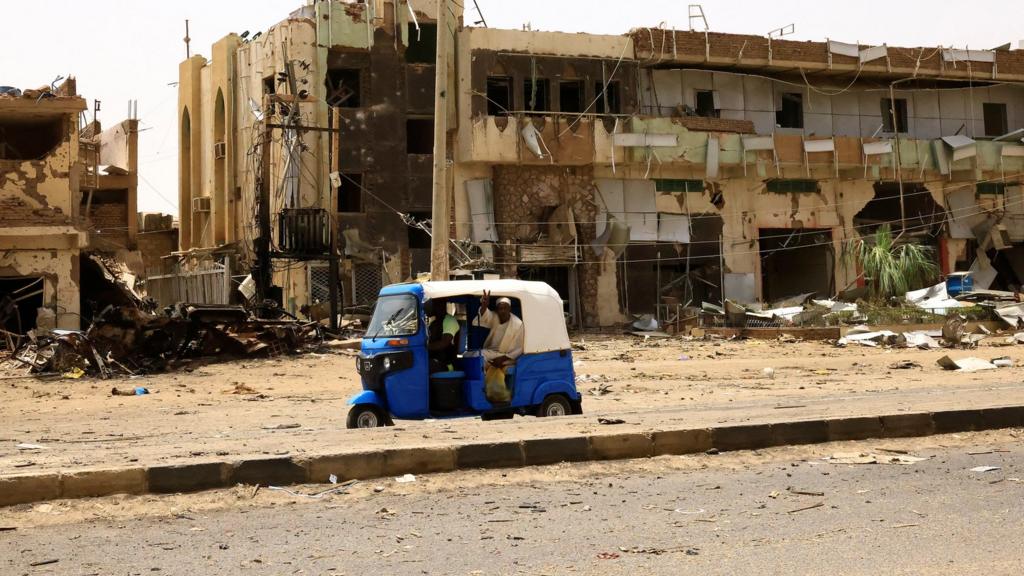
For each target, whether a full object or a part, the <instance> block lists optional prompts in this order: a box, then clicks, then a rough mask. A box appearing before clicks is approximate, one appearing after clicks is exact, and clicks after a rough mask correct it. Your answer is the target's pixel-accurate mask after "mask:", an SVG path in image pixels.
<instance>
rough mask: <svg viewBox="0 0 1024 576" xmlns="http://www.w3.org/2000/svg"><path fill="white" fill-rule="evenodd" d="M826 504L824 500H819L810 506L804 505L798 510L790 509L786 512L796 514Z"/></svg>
mask: <svg viewBox="0 0 1024 576" xmlns="http://www.w3.org/2000/svg"><path fill="white" fill-rule="evenodd" d="M824 505H825V503H824V502H817V503H815V504H811V505H810V506H804V507H802V508H797V509H796V510H790V511H788V512H786V514H796V513H797V512H803V511H804V510H813V509H815V508H821V507H822V506H824Z"/></svg>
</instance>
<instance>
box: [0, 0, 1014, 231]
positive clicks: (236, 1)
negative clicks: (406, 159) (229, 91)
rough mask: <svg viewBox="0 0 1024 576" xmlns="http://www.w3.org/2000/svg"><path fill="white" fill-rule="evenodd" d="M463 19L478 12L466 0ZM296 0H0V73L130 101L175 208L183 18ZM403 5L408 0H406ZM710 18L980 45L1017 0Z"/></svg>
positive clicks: (525, 6) (778, 0) (158, 201)
mask: <svg viewBox="0 0 1024 576" xmlns="http://www.w3.org/2000/svg"><path fill="white" fill-rule="evenodd" d="M461 1H462V2H463V4H464V5H465V6H466V18H465V20H466V23H467V24H469V25H472V23H473V22H475V21H476V20H478V19H479V17H478V16H477V14H476V11H475V9H474V8H473V2H472V0H461ZM304 2H305V0H173V1H170V2H168V1H159V2H154V1H152V0H150V1H144V0H34V1H31V2H4V3H3V6H2V8H0V14H2V16H3V20H4V22H5V23H6V24H7V25H6V26H4V32H3V45H4V49H3V50H0V85H9V86H17V87H20V88H28V87H38V86H41V85H44V84H49V83H50V82H51V81H52V80H53V79H54V78H55V77H57V76H58V75H62V76H66V75H74V76H75V77H76V78H77V80H78V92H79V94H81V95H82V96H84V97H85V98H87V99H88V100H89V102H90V104H89V107H90V109H91V108H92V100H100V101H101V102H102V104H101V107H102V108H101V111H100V114H99V119H100V121H101V122H103V123H104V125H105V126H108V127H109V126H112V125H113V124H116V123H117V122H120V121H121V120H123V119H124V118H126V117H127V116H128V102H129V100H137V101H138V103H139V104H138V109H139V119H140V130H141V131H142V132H141V133H140V135H139V164H140V179H139V210H140V211H153V212H166V213H172V214H176V213H177V197H178V192H177V188H178V183H177V121H176V117H177V112H176V110H177V87H176V86H175V85H174V83H175V82H177V79H178V78H177V76H178V64H179V63H180V62H181V61H182V60H184V58H185V45H184V42H183V40H182V39H183V38H184V36H185V20H186V19H188V20H190V29H189V35H190V37H191V39H192V42H191V46H192V53H193V54H197V53H198V54H203V55H209V53H210V46H211V45H212V44H213V43H214V42H215V41H216V40H217V39H219V38H221V37H223V36H225V35H227V34H229V33H231V32H238V33H241V32H244V31H246V30H249V31H251V32H253V33H255V32H256V31H258V30H265V29H266V28H268V27H270V26H272V25H273V24H275V23H277V22H279V21H281V20H283V19H284V18H285V17H287V15H288V13H289V12H291V11H292V10H294V9H295V8H297V7H299V6H301V5H303V4H304ZM477 3H478V4H479V6H480V10H481V11H482V12H483V15H484V17H485V18H486V19H487V24H488V26H490V27H492V28H515V29H521V28H522V26H523V25H524V24H527V23H528V24H529V25H530V27H531V28H532V29H533V30H560V31H564V32H591V33H598V34H622V33H624V32H627V31H628V30H629V29H630V28H634V27H646V26H652V27H656V26H658V25H660V24H662V23H664V25H665V27H667V28H669V29H671V28H675V29H677V30H684V29H687V28H689V19H688V17H687V5H688V3H687V2H681V1H680V0H631V1H623V0H618V1H608V0H477ZM413 5H414V6H415V1H414V2H413ZM702 6H703V9H704V14H705V16H706V18H707V21H708V25H709V26H710V28H711V30H714V31H719V32H734V33H746V34H759V35H764V34H767V33H768V32H769V31H770V30H773V29H775V28H781V27H783V26H786V25H788V24H794V26H795V33H793V34H792V35H790V36H789V37H788V38H789V39H793V40H819V41H820V40H824V39H825V38H831V39H833V40H839V41H843V42H851V43H852V42H860V43H864V44H882V43H888V44H889V45H892V46H938V45H942V46H953V47H957V48H963V47H970V48H978V49H988V48H993V47H995V46H998V45H1000V44H1005V43H1007V42H1012V43H1013V47H1014V48H1016V47H1017V45H1018V42H1019V41H1021V40H1024V29H1022V28H1021V27H1020V23H1021V22H1022V21H1024V1H1021V0H974V1H972V2H970V3H967V4H963V3H960V4H948V5H947V4H946V3H943V2H934V1H933V0H928V1H925V0H884V1H883V0H859V1H857V0H853V1H850V0H848V1H846V2H826V1H821V0H813V1H812V0H773V1H771V2H764V1H752V0H747V1H741V0H714V1H706V2H704V3H703V4H702Z"/></svg>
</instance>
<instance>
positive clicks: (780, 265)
mask: <svg viewBox="0 0 1024 576" xmlns="http://www.w3.org/2000/svg"><path fill="white" fill-rule="evenodd" d="M758 243H759V255H760V258H761V299H762V300H763V301H765V302H776V301H778V300H782V299H784V298H788V297H791V296H796V295H798V294H806V293H808V292H811V293H814V294H815V295H817V296H825V297H828V296H831V295H832V294H833V293H834V292H835V251H834V250H833V247H832V230H831V229H828V228H797V229H787V228H761V229H760V236H759V242H758Z"/></svg>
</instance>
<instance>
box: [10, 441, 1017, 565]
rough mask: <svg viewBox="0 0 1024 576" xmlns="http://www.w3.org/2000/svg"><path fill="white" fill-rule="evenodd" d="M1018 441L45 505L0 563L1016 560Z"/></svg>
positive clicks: (30, 510)
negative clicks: (899, 459)
mask: <svg viewBox="0 0 1024 576" xmlns="http://www.w3.org/2000/svg"><path fill="white" fill-rule="evenodd" d="M1021 437H1022V436H1021V431H1019V430H1016V431H1012V430H1004V431H996V432H984V433H969V434H958V435H947V436H933V437H928V438H915V439H899V440H885V441H867V442H856V443H832V444H822V445H815V446H800V447H786V448H776V449H771V450H763V451H757V452H735V453H729V454H722V455H719V456H708V455H703V454H701V455H690V456H666V457H659V458H654V459H645V460H630V461H620V462H612V463H587V464H560V465H555V466H546V467H538V468H527V469H519V470H509V471H475V472H456V473H449V474H436V475H426V476H420V477H417V478H416V480H415V482H411V483H399V482H396V481H395V480H394V479H391V478H387V479H381V480H378V481H373V482H367V483H361V484H356V485H355V486H352V487H351V488H350V489H349V492H348V493H347V494H329V495H326V496H324V497H322V498H320V499H312V498H308V497H304V496H294V495H291V494H287V493H284V492H280V491H270V490H267V489H262V490H259V491H258V492H254V491H253V489H252V487H250V486H240V487H238V488H235V489H231V490H219V491H210V492H204V493H200V494H188V495H175V496H159V497H158V496H137V497H133V496H117V497H108V498H98V499H90V500H75V501H58V502H48V503H43V504H37V505H34V506H19V507H16V508H15V509H6V510H2V511H0V527H7V528H13V530H8V531H0V559H2V560H0V572H3V573H5V574H153V573H159V574H209V573H217V574H334V575H342V574H424V573H426V574H470V575H481V576H482V575H495V574H548V575H561V574H606V575H610V574H680V573H693V574H823V573H828V574H841V575H857V574H863V575H875V574H928V575H934V574H957V575H961V574H984V575H992V574H1020V573H1021V571H1022V570H1024V558H1022V556H1021V553H1020V551H1021V546H1022V544H1024V539H1022V537H1021V533H1022V531H1024V520H1022V518H1021V516H1020V514H1019V502H1020V500H1021V498H1022V497H1024V484H1022V483H1021V477H1022V476H1024V468H1022V463H1024V445H1022V443H1021ZM836 453H854V454H856V453H876V454H879V455H882V456H883V457H885V455H888V456H893V455H900V456H906V455H911V456H915V457H918V458H922V459H923V460H920V461H917V462H914V463H911V464H863V465H850V464H835V463H831V462H829V461H828V460H825V459H824V458H825V457H828V456H832V455H835V454H836ZM978 466H996V467H998V469H997V470H993V471H989V472H980V471H972V468H976V467H978ZM323 488H324V487H323V486H299V487H294V490H295V491H296V492H299V493H315V492H317V491H321V490H323ZM47 562H49V563H47ZM33 564H36V565H35V566H33Z"/></svg>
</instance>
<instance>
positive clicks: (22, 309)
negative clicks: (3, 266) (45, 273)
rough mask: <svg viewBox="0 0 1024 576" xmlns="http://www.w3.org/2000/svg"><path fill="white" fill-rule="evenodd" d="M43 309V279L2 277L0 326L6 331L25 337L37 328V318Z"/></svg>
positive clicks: (0, 285)
mask: <svg viewBox="0 0 1024 576" xmlns="http://www.w3.org/2000/svg"><path fill="white" fill-rule="evenodd" d="M42 307H43V279H42V278H34V277H31V276H4V277H0V324H2V326H3V329H4V330H6V331H8V332H10V333H11V334H20V335H24V334H25V333H26V332H28V331H29V330H32V329H33V328H35V327H36V318H37V316H38V315H39V309H40V308H42Z"/></svg>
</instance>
